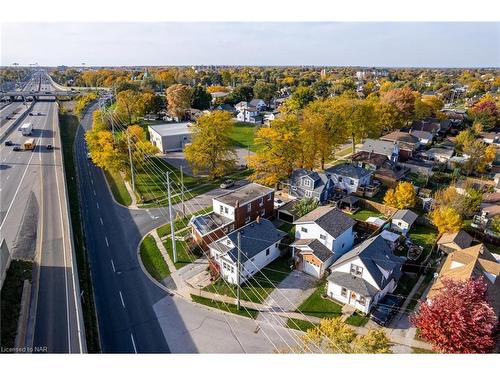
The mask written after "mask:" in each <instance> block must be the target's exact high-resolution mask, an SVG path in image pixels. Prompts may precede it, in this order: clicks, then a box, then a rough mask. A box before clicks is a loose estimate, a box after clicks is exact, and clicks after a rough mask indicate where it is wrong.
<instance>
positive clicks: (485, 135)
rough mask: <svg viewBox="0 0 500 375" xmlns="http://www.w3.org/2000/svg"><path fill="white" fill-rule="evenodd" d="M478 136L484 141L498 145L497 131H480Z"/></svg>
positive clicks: (499, 139) (498, 135) (498, 136)
mask: <svg viewBox="0 0 500 375" xmlns="http://www.w3.org/2000/svg"><path fill="white" fill-rule="evenodd" d="M480 137H481V138H482V139H483V141H484V142H485V143H488V144H494V145H498V144H500V133H499V132H482V133H481V134H480Z"/></svg>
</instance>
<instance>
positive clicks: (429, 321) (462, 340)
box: [410, 278, 498, 353]
mask: <svg viewBox="0 0 500 375" xmlns="http://www.w3.org/2000/svg"><path fill="white" fill-rule="evenodd" d="M443 284H444V288H443V289H442V290H441V292H440V293H439V294H438V295H436V296H435V297H434V298H433V299H432V301H430V302H429V301H428V302H422V303H420V305H419V307H418V310H417V312H416V313H415V314H414V315H413V316H411V318H410V321H411V323H412V324H413V325H415V327H417V328H418V329H419V330H420V336H421V337H422V338H423V339H424V340H426V341H428V342H430V343H432V344H433V346H434V350H436V351H439V352H443V353H488V352H491V351H492V350H493V349H494V346H495V340H494V337H493V335H494V333H495V331H496V329H497V324H498V321H497V318H496V316H495V313H494V311H493V308H492V307H491V305H490V304H489V303H488V302H487V300H486V284H485V282H484V280H483V279H482V278H479V279H476V280H474V279H470V280H469V281H466V282H457V281H453V280H443Z"/></svg>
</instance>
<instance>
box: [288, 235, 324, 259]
mask: <svg viewBox="0 0 500 375" xmlns="http://www.w3.org/2000/svg"><path fill="white" fill-rule="evenodd" d="M291 246H294V247H308V248H309V249H310V250H311V251H312V252H313V254H314V256H315V257H317V258H318V259H319V260H321V261H322V262H326V261H327V260H328V259H330V258H331V257H332V256H333V252H332V251H331V250H330V249H329V248H327V247H326V246H325V245H323V244H322V243H321V242H320V241H319V240H317V239H314V238H309V239H299V240H296V241H295V242H293V243H292V244H291Z"/></svg>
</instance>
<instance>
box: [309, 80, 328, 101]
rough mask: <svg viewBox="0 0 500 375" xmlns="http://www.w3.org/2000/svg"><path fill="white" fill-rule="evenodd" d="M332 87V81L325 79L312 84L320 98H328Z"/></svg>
mask: <svg viewBox="0 0 500 375" xmlns="http://www.w3.org/2000/svg"><path fill="white" fill-rule="evenodd" d="M330 87H331V84H330V82H328V81H325V80H324V79H320V80H318V81H316V82H314V83H313V84H312V86H311V88H312V89H313V90H314V94H315V95H316V96H317V97H318V98H322V99H326V98H327V97H328V95H330Z"/></svg>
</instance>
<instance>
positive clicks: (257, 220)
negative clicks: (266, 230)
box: [255, 215, 260, 224]
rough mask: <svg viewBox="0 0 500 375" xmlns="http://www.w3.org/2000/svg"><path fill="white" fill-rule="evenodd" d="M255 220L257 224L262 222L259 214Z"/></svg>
mask: <svg viewBox="0 0 500 375" xmlns="http://www.w3.org/2000/svg"><path fill="white" fill-rule="evenodd" d="M255 221H256V222H257V224H260V215H259V216H257V218H256V219H255Z"/></svg>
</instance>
